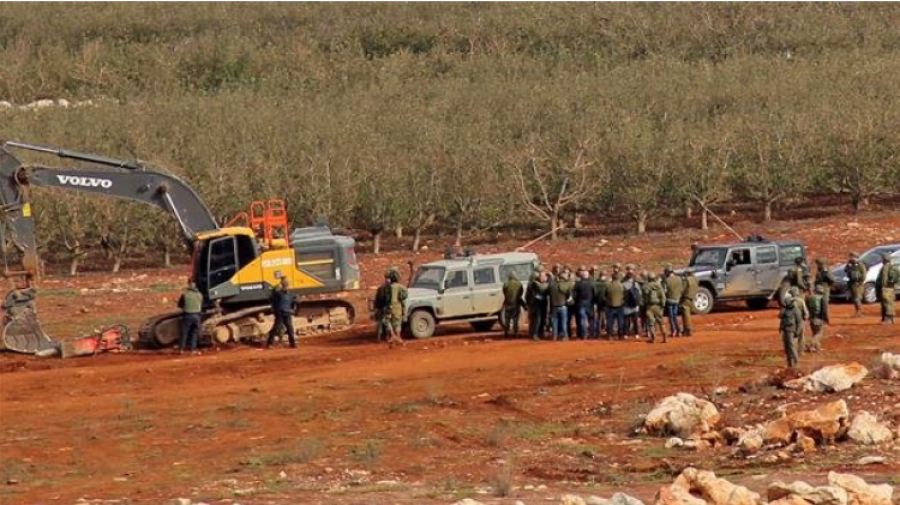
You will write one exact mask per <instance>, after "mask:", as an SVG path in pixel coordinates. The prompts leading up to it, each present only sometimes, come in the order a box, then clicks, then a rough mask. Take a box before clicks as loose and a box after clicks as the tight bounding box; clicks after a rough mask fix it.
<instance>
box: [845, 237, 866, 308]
mask: <svg viewBox="0 0 900 505" xmlns="http://www.w3.org/2000/svg"><path fill="white" fill-rule="evenodd" d="M844 273H845V274H847V288H848V289H849V290H850V299H851V300H852V301H853V306H854V307H855V308H856V316H857V317H858V316H860V315H861V311H862V304H863V295H864V294H865V284H866V266H865V265H863V264H862V263H860V262H859V260H858V259H857V255H856V254H855V253H854V254H851V255H850V261H849V262H847V265H846V266H845V267H844Z"/></svg>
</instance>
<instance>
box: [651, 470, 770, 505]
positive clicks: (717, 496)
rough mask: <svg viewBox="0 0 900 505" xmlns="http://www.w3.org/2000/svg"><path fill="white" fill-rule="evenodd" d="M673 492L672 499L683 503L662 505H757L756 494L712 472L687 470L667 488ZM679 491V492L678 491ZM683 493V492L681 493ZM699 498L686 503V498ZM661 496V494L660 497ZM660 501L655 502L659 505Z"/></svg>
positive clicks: (758, 502)
mask: <svg viewBox="0 0 900 505" xmlns="http://www.w3.org/2000/svg"><path fill="white" fill-rule="evenodd" d="M668 487H669V488H670V490H671V491H674V494H673V496H672V497H673V498H678V499H679V500H685V501H668V502H664V503H670V504H675V503H687V504H690V503H707V504H709V505H759V504H760V503H762V502H761V500H760V497H759V495H758V494H756V493H754V492H753V491H750V490H749V489H747V488H745V487H743V486H737V485H735V484H732V483H731V482H728V481H727V480H725V479H720V478H718V477H716V474H714V473H713V472H707V471H704V470H697V469H696V468H687V469H685V470H684V471H683V472H681V475H679V476H678V478H677V479H675V482H674V483H673V484H672V485H671V486H668ZM678 490H680V491H678ZM682 491H683V492H682ZM698 495H699V496H700V498H701V499H700V500H699V501H698V502H697V501H687V500H686V496H692V497H696V496H698ZM660 496H662V494H661V495H660ZM659 503H660V501H659V500H658V501H657V504H659Z"/></svg>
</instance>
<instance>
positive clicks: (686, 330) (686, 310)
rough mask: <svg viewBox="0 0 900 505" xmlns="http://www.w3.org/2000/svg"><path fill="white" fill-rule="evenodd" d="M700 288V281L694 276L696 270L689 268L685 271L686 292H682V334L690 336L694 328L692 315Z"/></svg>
mask: <svg viewBox="0 0 900 505" xmlns="http://www.w3.org/2000/svg"><path fill="white" fill-rule="evenodd" d="M699 290H700V282H698V281H697V277H695V276H694V272H692V271H691V270H688V271H686V272H685V273H684V293H682V294H681V322H682V333H681V334H682V335H684V336H685V337H690V336H691V334H692V332H693V330H694V326H693V322H692V317H691V315H692V314H693V312H694V299H695V298H696V297H697V292H698V291H699Z"/></svg>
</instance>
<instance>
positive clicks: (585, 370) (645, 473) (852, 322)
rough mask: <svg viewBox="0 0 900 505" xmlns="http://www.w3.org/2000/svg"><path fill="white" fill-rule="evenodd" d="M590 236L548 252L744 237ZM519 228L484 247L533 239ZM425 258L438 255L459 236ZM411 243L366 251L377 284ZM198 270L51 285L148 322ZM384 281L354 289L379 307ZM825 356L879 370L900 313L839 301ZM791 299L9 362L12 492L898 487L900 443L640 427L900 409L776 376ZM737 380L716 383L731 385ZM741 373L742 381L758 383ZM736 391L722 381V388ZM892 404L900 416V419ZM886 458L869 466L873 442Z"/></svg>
mask: <svg viewBox="0 0 900 505" xmlns="http://www.w3.org/2000/svg"><path fill="white" fill-rule="evenodd" d="M738 228H739V231H740V232H741V233H744V234H747V233H750V232H757V233H761V234H763V235H765V236H767V237H771V238H781V237H792V238H796V237H799V238H801V239H803V240H804V241H805V242H806V244H807V245H808V247H809V250H810V253H811V256H812V257H817V256H820V255H825V256H827V257H828V258H829V259H830V260H831V262H837V261H839V260H842V259H843V258H844V257H845V254H846V252H847V251H848V250H850V249H858V250H864V249H867V248H868V247H870V246H871V245H874V244H875V243H879V242H887V241H898V240H900V213H897V212H893V213H891V212H881V213H871V214H865V215H863V216H860V218H859V219H858V220H857V221H855V222H853V223H848V219H847V218H842V217H834V218H827V219H818V220H809V221H790V222H776V223H772V224H771V225H767V226H755V225H754V226H751V225H750V224H749V223H745V224H741V223H739V224H738ZM607 240H608V242H601V239H600V238H580V239H576V240H566V241H561V242H557V243H554V244H550V243H546V242H541V243H539V244H536V245H535V246H534V247H533V248H532V249H531V250H533V251H535V252H537V253H538V254H540V256H541V257H542V259H543V260H544V261H545V262H547V263H556V262H562V263H569V264H573V265H579V264H588V265H591V264H600V265H605V264H608V263H610V262H613V261H619V262H633V263H637V264H640V265H642V266H645V267H649V268H659V267H660V265H662V264H663V263H665V262H667V261H671V262H672V263H674V264H683V263H685V262H686V260H687V257H688V252H689V246H690V244H691V243H692V242H704V243H705V242H718V241H728V240H730V235H728V234H727V233H726V232H725V231H724V230H721V229H719V228H716V229H714V230H713V231H712V232H711V233H710V234H709V235H703V234H701V233H700V232H699V231H679V232H677V233H668V234H653V235H649V236H647V237H642V238H634V239H626V238H621V237H612V238H607ZM524 241H525V240H523V241H520V242H516V243H512V242H509V243H505V244H498V245H491V246H483V247H480V248H479V252H490V251H494V250H498V251H499V250H505V249H509V248H511V247H515V246H517V245H520V244H521V243H523V242H524ZM428 245H429V247H430V248H431V252H428V253H423V254H420V255H417V256H415V257H414V258H413V259H414V261H415V262H417V263H418V262H422V261H427V260H429V259H433V258H434V257H436V256H438V255H439V254H438V252H437V251H440V250H442V248H443V243H442V242H440V241H437V240H435V241H434V242H432V243H429V244H428ZM410 258H411V256H410V255H409V254H408V253H402V252H391V253H388V254H385V255H383V256H380V257H372V256H369V255H363V256H362V257H361V263H362V265H363V268H364V272H363V274H364V281H365V283H366V285H367V286H375V285H376V283H377V281H378V277H379V275H380V273H381V272H382V271H383V270H384V269H385V268H386V267H387V266H389V265H394V264H396V265H404V264H405V263H406V261H407V260H409V259H410ZM185 274H186V267H178V268H174V269H170V270H142V271H137V272H135V271H130V272H124V273H122V274H119V275H117V276H110V275H107V274H87V275H84V276H82V277H79V278H77V279H70V278H65V277H51V278H48V279H46V280H45V281H44V283H43V291H42V292H41V294H40V297H39V304H40V305H39V310H40V311H41V317H42V320H43V321H44V325H45V329H46V330H47V332H48V333H49V334H51V335H53V336H54V337H65V336H74V335H81V334H86V333H89V332H90V331H92V330H93V329H95V328H101V327H105V326H109V325H111V324H114V323H119V322H124V323H126V324H128V325H130V326H131V327H132V328H133V329H134V331H135V332H136V331H137V328H138V327H139V325H140V321H141V320H142V319H143V318H144V317H146V316H148V315H151V314H155V313H158V312H160V311H164V310H170V309H171V307H172V306H173V303H174V300H175V299H176V298H177V295H178V291H177V290H178V287H179V286H180V285H181V283H182V281H183V279H184V278H185ZM372 289H373V288H369V289H367V290H364V291H361V292H358V293H353V294H352V295H350V297H351V299H352V300H353V301H354V303H356V304H357V306H358V308H359V310H360V313H361V314H365V299H366V297H367V296H371V294H372ZM833 312H834V316H833V319H834V321H833V325H832V327H831V328H829V330H828V337H827V338H826V340H825V344H824V345H825V351H824V352H823V353H821V354H818V355H805V356H804V357H803V358H802V360H801V367H800V368H801V372H804V373H805V372H809V371H812V370H814V369H817V368H819V367H821V366H823V365H827V364H833V363H844V362H848V361H852V360H855V361H859V362H860V363H862V364H864V365H867V366H868V365H871V364H873V363H874V361H875V359H876V357H877V356H878V355H879V354H880V353H881V352H884V351H890V352H895V353H896V352H900V326H895V327H888V326H881V325H879V324H877V323H878V317H877V314H878V308H877V307H875V306H868V307H866V317H864V318H861V319H854V318H851V317H850V312H851V307H849V306H847V305H837V306H835V307H834V308H833ZM776 315H777V311H776V310H775V309H774V308H770V309H768V310H764V311H748V310H746V309H745V308H744V307H743V306H742V305H736V306H734V307H724V308H722V309H721V310H719V311H717V312H716V313H714V314H712V315H709V316H703V317H698V318H697V321H698V323H697V327H698V331H696V336H694V337H692V338H690V339H677V340H674V341H670V342H669V343H668V344H665V345H663V344H656V345H648V344H645V343H639V342H634V341H632V342H616V343H610V342H604V341H600V342H597V341H589V342H569V343H552V342H538V343H534V342H531V341H526V340H508V341H504V340H502V339H501V338H500V337H499V336H498V334H496V333H490V334H485V333H474V332H472V331H470V330H469V328H468V327H467V326H450V327H446V328H441V329H440V330H439V335H438V336H437V337H435V338H433V339H430V340H427V341H416V342H410V343H408V344H407V345H406V347H405V348H403V349H397V350H388V349H387V348H385V347H383V346H380V345H377V344H375V343H373V341H372V334H373V328H372V325H371V324H369V323H368V322H367V321H366V320H365V317H362V318H360V324H358V325H357V326H356V327H354V329H352V330H351V331H348V332H344V333H342V334H336V335H330V336H326V337H317V338H310V339H305V340H303V341H302V343H301V346H300V349H299V350H290V349H277V350H271V351H263V350H260V349H256V348H252V347H246V346H240V347H234V348H228V349H224V350H221V351H219V352H206V353H204V354H203V355H201V356H194V357H182V356H178V355H174V354H171V353H168V352H143V351H142V352H135V353H131V354H124V355H109V354H108V355H101V356H98V357H94V358H81V359H72V360H65V361H63V360H42V359H38V358H33V357H29V356H21V355H13V354H7V355H3V356H0V421H2V422H0V430H2V433H0V435H2V436H0V479H2V480H0V503H3V504H25V503H29V504H30V503H74V502H75V501H76V500H78V499H79V498H86V499H89V500H93V499H98V500H99V499H103V500H122V501H123V502H140V503H164V502H166V501H167V500H171V499H173V498H176V497H189V498H192V499H194V500H195V501H205V502H208V503H233V502H238V503H241V504H248V503H249V504H262V503H278V504H281V503H311V504H312V503H338V504H362V503H366V504H368V503H371V504H383V503H384V504H387V503H416V504H418V503H452V502H453V501H455V500H458V499H460V498H463V497H467V496H471V497H475V498H477V499H478V500H480V501H483V502H487V503H513V502H514V501H515V500H517V499H518V500H522V501H524V502H526V503H532V502H538V501H545V500H546V499H547V498H553V497H558V496H559V495H560V494H561V493H567V492H575V493H580V494H582V495H588V494H595V495H601V496H607V495H609V494H611V493H612V492H613V491H626V492H629V493H631V494H633V495H635V496H638V497H640V498H643V499H647V500H649V499H651V498H652V496H653V494H654V493H655V491H656V490H657V489H658V488H659V486H660V485H661V484H663V483H667V482H670V481H671V480H672V478H673V476H674V475H677V473H678V472H679V471H680V470H681V469H683V468H685V467H687V466H690V465H694V466H698V467H703V468H707V469H712V470H715V471H716V472H717V473H718V474H719V475H723V476H726V477H727V478H729V479H730V480H732V481H734V482H740V483H743V484H745V485H748V486H750V487H751V488H753V489H755V490H758V491H759V490H763V489H764V488H765V484H766V483H767V482H769V481H771V480H773V479H784V480H788V479H791V478H793V477H802V478H804V479H806V480H808V481H810V482H819V481H822V480H824V479H823V477H824V475H825V474H827V471H828V470H845V471H849V472H852V473H856V474H859V475H864V476H866V478H868V479H870V480H871V481H873V482H893V483H894V484H900V460H898V457H897V452H896V450H897V447H898V446H897V445H894V446H886V447H880V448H879V447H874V448H873V447H868V448H862V447H857V446H853V445H850V444H847V443H842V444H839V445H836V446H833V447H827V448H825V449H824V450H821V451H819V452H817V453H815V454H813V455H810V456H805V457H795V458H792V459H790V460H788V461H780V462H777V463H765V462H763V460H762V458H757V459H743V458H734V457H732V455H731V453H732V451H731V449H728V448H723V449H713V450H708V451H704V452H691V451H685V450H682V449H666V448H665V447H664V442H665V440H664V439H658V438H650V437H644V436H631V429H632V428H633V426H634V425H635V422H636V419H637V417H638V416H639V415H641V414H645V413H646V412H647V411H649V409H650V408H651V407H652V405H653V404H654V403H655V402H656V401H658V400H660V399H661V398H663V397H664V396H666V395H669V394H672V393H676V392H681V391H683V392H690V393H693V394H696V395H698V396H703V397H707V398H709V399H711V400H712V401H714V402H715V403H716V404H717V405H718V406H719V407H720V409H721V410H722V411H723V413H724V417H725V423H726V424H728V425H731V426H743V425H747V424H751V423H755V422H761V421H763V420H765V419H769V418H771V417H772V415H773V411H774V409H775V408H776V407H779V406H781V405H785V404H793V405H795V406H803V407H806V406H810V405H815V404H818V403H823V402H826V401H832V400H834V399H835V398H837V397H841V398H844V399H845V400H847V402H848V404H849V406H850V409H851V412H853V411H856V410H859V409H863V408H865V409H868V410H870V411H872V412H874V413H876V414H877V415H879V416H883V417H886V418H888V419H892V422H894V424H895V426H896V423H897V422H898V421H900V387H898V385H897V383H896V382H894V383H889V382H888V381H885V380H879V379H874V378H869V379H867V380H866V381H864V382H863V383H862V384H861V385H859V386H857V387H856V388H854V389H852V390H851V391H849V392H848V393H850V394H842V395H813V394H809V393H796V392H789V391H785V390H781V389H777V388H776V387H774V386H769V385H765V384H764V383H763V379H764V378H766V377H768V376H771V375H773V374H776V373H779V371H780V370H781V367H782V365H783V357H782V354H781V351H780V340H779V337H778V336H777V331H776V330H777V321H776ZM723 386H724V387H727V392H725V393H722V394H714V391H716V390H717V389H719V388H721V387H723ZM742 386H743V387H742ZM720 392H721V389H720ZM891 416H894V417H891ZM868 455H882V456H885V457H886V458H887V463H886V464H884V465H877V466H866V467H858V466H856V464H855V462H856V460H857V459H858V458H859V457H860V456H868Z"/></svg>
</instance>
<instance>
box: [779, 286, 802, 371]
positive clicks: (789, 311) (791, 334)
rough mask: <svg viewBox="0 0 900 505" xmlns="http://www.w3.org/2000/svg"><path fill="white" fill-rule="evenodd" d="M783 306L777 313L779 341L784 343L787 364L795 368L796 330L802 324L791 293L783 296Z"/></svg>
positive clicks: (797, 359) (796, 356)
mask: <svg viewBox="0 0 900 505" xmlns="http://www.w3.org/2000/svg"><path fill="white" fill-rule="evenodd" d="M783 303H784V307H782V309H781V313H780V314H779V319H780V324H779V327H778V329H779V331H781V342H782V344H784V356H785V358H787V366H788V367H789V368H796V367H797V362H798V361H799V356H798V354H797V344H798V342H797V338H798V335H797V331H798V330H799V329H800V327H801V326H803V321H802V320H801V319H800V315H799V313H798V311H797V310H796V307H795V303H796V302H795V300H794V297H793V296H792V295H791V294H787V295H785V296H784V300H783Z"/></svg>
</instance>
